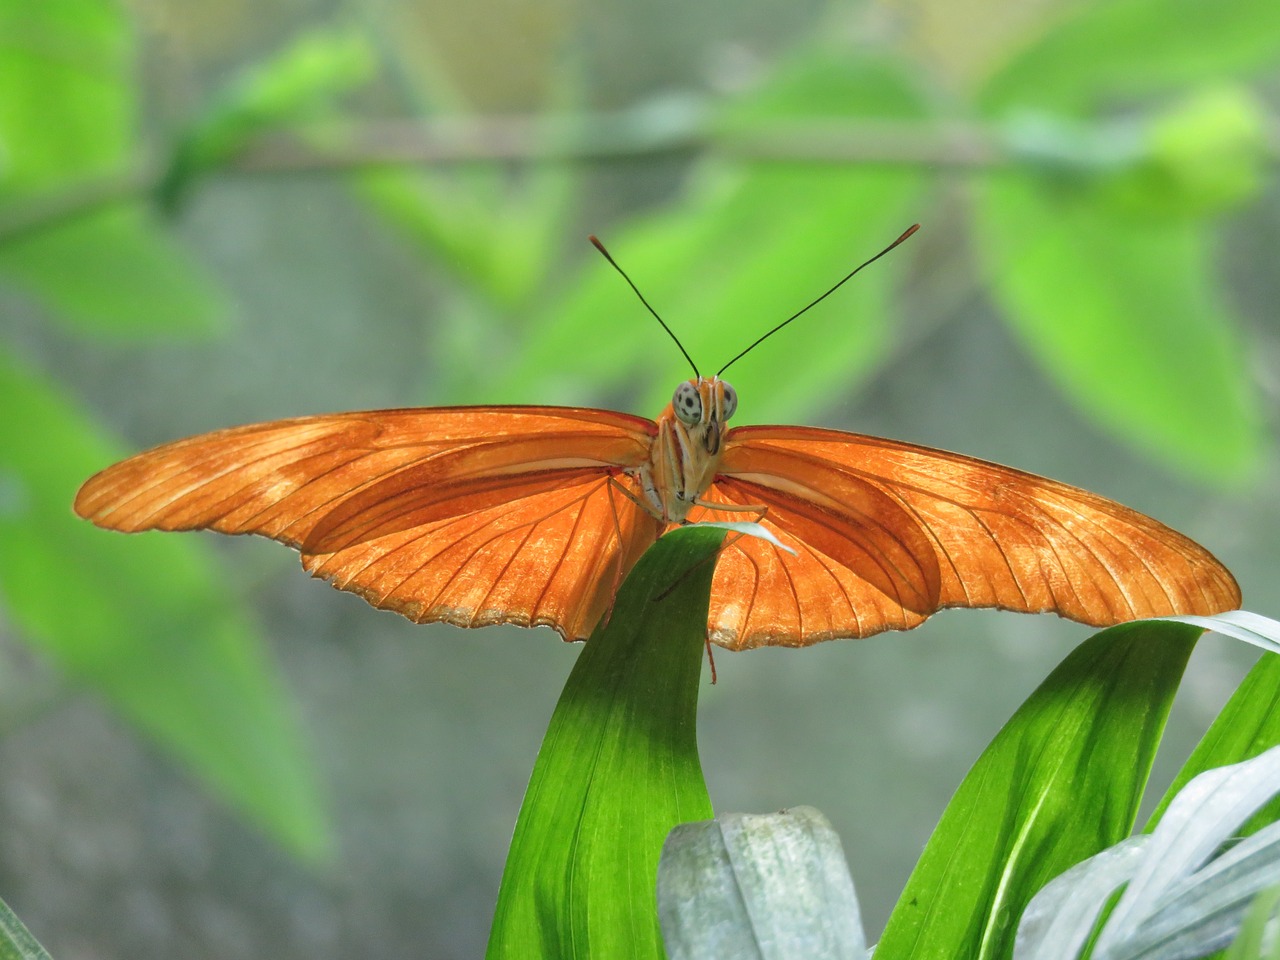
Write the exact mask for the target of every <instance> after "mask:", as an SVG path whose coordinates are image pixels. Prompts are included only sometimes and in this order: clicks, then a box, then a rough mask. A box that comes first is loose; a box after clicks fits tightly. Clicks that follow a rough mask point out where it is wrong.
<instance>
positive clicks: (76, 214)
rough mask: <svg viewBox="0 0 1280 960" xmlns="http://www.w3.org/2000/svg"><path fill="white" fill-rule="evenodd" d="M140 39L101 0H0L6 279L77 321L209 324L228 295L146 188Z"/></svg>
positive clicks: (82, 327) (121, 325)
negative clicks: (138, 85)
mask: <svg viewBox="0 0 1280 960" xmlns="http://www.w3.org/2000/svg"><path fill="white" fill-rule="evenodd" d="M133 55H134V50H133V44H132V37H131V29H130V25H129V21H128V19H127V18H126V17H125V16H124V13H123V12H122V11H121V10H119V9H117V8H116V7H115V6H114V5H112V4H109V3H102V2H100V0H51V2H49V3H40V4H35V5H32V4H27V3H23V2H21V0H0V143H3V144H5V146H6V152H7V163H6V165H5V166H4V167H3V168H0V280H3V281H5V282H7V283H11V284H12V285H13V286H14V287H16V288H17V289H19V290H21V291H23V292H25V293H27V294H29V295H30V296H33V297H35V298H37V299H38V300H39V301H40V302H41V303H42V304H44V305H45V306H46V307H47V308H48V310H49V315H50V316H51V317H52V318H54V319H56V320H58V321H60V322H64V323H67V324H70V325H72V327H73V329H76V330H79V331H82V332H86V333H94V334H99V335H109V336H117V337H119V336H126V337H136V336H148V335H155V334H165V335H174V334H190V333H207V332H208V331H209V330H211V329H212V328H213V327H214V326H215V325H216V323H217V321H218V320H219V319H220V318H221V317H222V316H223V315H224V314H225V313H226V310H227V306H226V304H225V303H224V302H223V301H222V299H221V297H220V295H219V294H218V292H217V289H216V288H215V287H214V285H213V284H212V283H211V281H210V280H209V279H208V278H207V277H206V275H205V274H204V272H203V271H202V270H201V269H200V268H199V267H197V266H196V265H195V264H194V263H192V262H191V261H190V260H189V259H188V258H187V257H186V256H185V255H184V254H183V253H182V252H181V251H180V250H179V249H178V248H177V247H176V246H175V245H174V244H173V242H172V241H171V240H169V239H168V238H167V237H166V236H165V234H164V230H163V228H162V227H161V226H160V224H159V223H158V222H157V221H156V218H155V217H154V215H153V214H152V213H151V212H150V211H149V210H148V209H147V206H146V204H145V203H144V202H143V201H142V200H140V199H139V198H137V196H136V194H137V189H138V176H137V174H138V171H137V167H136V164H137V163H138V161H139V156H138V150H137V147H136V145H135V143H134V140H133V138H134V135H135V126H136V123H137V116H136V111H137V104H136V102H135V100H136V92H135V90H134V87H133Z"/></svg>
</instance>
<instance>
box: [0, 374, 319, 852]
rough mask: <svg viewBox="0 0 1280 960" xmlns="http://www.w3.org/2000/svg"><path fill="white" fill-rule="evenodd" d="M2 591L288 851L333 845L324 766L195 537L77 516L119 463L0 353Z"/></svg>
mask: <svg viewBox="0 0 1280 960" xmlns="http://www.w3.org/2000/svg"><path fill="white" fill-rule="evenodd" d="M0 409H4V410H20V411H21V412H22V415H21V416H20V417H19V418H17V420H16V421H15V423H14V425H13V428H12V429H11V430H10V431H9V433H8V434H7V436H6V440H5V443H3V444H0V542H2V543H3V544H4V549H3V550H0V601H2V602H3V606H4V610H5V614H6V615H7V616H8V617H9V618H10V619H11V620H12V621H13V623H14V625H15V626H16V627H17V628H18V629H19V630H20V631H21V632H22V635H23V636H24V638H25V639H26V640H27V641H28V642H30V643H31V644H33V645H34V646H36V647H37V648H38V649H39V650H41V651H43V652H44V653H45V654H47V655H48V656H49V657H51V658H52V659H53V660H54V661H55V662H56V663H58V664H59V665H60V666H61V667H62V668H63V669H64V670H66V672H67V673H68V674H69V675H71V676H72V677H74V678H75V679H77V680H78V681H79V682H80V683H82V684H84V685H86V686H88V687H91V688H93V689H95V690H98V691H100V692H101V693H102V695H103V696H104V697H106V699H107V700H108V701H109V702H110V703H111V704H112V705H113V706H115V707H116V708H117V709H118V710H120V712H121V713H122V714H124V715H125V716H126V717H127V718H128V719H129V720H130V721H132V722H133V723H134V724H136V725H137V726H138V727H139V728H140V729H141V730H143V731H144V732H146V733H147V734H149V735H150V736H152V737H154V738H155V739H156V740H158V741H159V742H160V743H161V744H162V745H164V746H165V747H166V748H167V749H168V750H169V751H171V752H172V753H173V754H174V755H176V756H177V757H178V758H179V759H180V760H181V761H182V762H183V763H185V764H187V765H188V766H190V767H191V768H192V769H193V770H194V771H195V772H196V773H197V774H198V775H199V776H201V777H202V778H203V779H204V780H205V781H207V782H208V783H209V784H210V785H211V786H212V787H213V788H214V789H215V790H216V791H217V792H218V794H220V795H221V796H222V797H223V798H224V799H226V800H227V801H228V802H230V803H231V804H232V805H233V806H235V807H236V808H238V809H239V810H241V811H242V812H244V813H246V814H247V815H248V816H249V817H250V818H251V819H252V820H254V821H255V822H256V823H258V824H259V825H260V826H262V827H263V828H264V829H266V830H267V831H268V832H269V833H270V834H271V835H272V836H273V837H275V838H276V839H277V840H279V841H280V842H281V843H283V844H284V845H285V846H287V847H289V848H290V849H292V850H293V851H295V852H297V853H299V854H301V855H303V856H305V857H308V858H317V857H320V856H322V855H324V854H325V852H326V851H327V848H328V843H329V833H328V826H327V823H326V817H325V814H324V810H323V807H322V804H321V800H320V796H319V792H318V789H317V786H316V782H315V777H314V774H313V771H312V770H311V768H310V766H309V764H308V763H307V760H306V757H305V755H304V753H303V751H302V749H301V737H300V736H299V733H298V730H297V727H296V725H295V723H294V721H293V719H292V717H291V716H290V713H289V709H288V705H287V700H286V697H285V695H284V691H283V690H282V689H281V685H280V683H279V681H278V679H277V678H276V676H275V674H274V671H273V668H272V665H271V663H270V661H269V660H268V659H267V657H266V655H265V653H264V651H263V649H262V645H261V642H260V641H259V639H258V638H257V637H256V636H255V634H254V631H253V629H252V627H251V626H250V625H249V624H248V622H246V620H245V618H244V617H243V616H242V615H241V614H240V613H239V611H238V610H237V609H236V607H235V603H234V601H233V599H232V598H231V597H229V596H227V591H226V590H225V589H221V588H220V587H219V583H220V582H221V581H223V580H224V579H225V577H224V576H223V575H222V574H220V573H219V571H218V569H217V567H216V566H215V565H214V564H213V563H212V562H210V560H209V558H208V557H207V556H206V554H205V553H204V552H203V551H202V550H201V549H200V545H199V544H197V543H195V542H193V541H191V540H190V539H187V538H184V537H175V536H172V535H170V534H142V535H138V536H136V537H127V538H126V537H124V536H121V535H120V534H115V533H110V532H107V531H104V530H98V529H96V528H94V527H92V526H91V525H89V524H88V523H86V522H85V521H83V520H80V519H79V518H78V517H76V516H75V514H74V513H72V511H71V501H72V498H73V497H74V495H75V491H76V488H77V487H78V486H79V484H80V483H81V482H82V481H83V480H84V479H85V478H86V477H88V476H89V474H90V473H92V472H93V471H94V470H96V469H100V468H102V467H103V466H105V465H106V464H108V463H110V462H111V461H112V460H113V459H115V458H114V456H113V454H112V453H111V451H109V450H107V449H106V446H105V444H103V443H102V442H101V441H100V440H99V439H98V438H97V436H96V434H95V432H94V430H93V428H92V427H91V426H89V425H88V424H87V423H86V422H85V421H84V420H83V418H82V417H81V416H80V415H79V414H78V413H77V412H76V411H74V410H73V409H71V408H70V407H69V406H68V404H67V403H66V401H65V400H64V399H63V398H62V397H60V396H59V395H58V394H57V393H56V392H55V391H54V390H53V389H52V388H51V387H50V386H49V385H47V384H45V383H42V382H40V381H39V380H38V379H36V378H35V377H33V376H32V375H31V374H29V373H27V372H25V371H23V370H21V369H20V368H19V367H18V366H16V365H15V364H14V363H13V362H12V361H10V360H8V359H7V358H5V357H3V356H2V355H0Z"/></svg>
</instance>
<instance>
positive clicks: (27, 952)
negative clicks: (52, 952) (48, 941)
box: [0, 900, 52, 960]
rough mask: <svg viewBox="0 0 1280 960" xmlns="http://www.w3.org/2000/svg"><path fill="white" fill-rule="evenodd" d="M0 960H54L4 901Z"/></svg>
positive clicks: (0, 919)
mask: <svg viewBox="0 0 1280 960" xmlns="http://www.w3.org/2000/svg"><path fill="white" fill-rule="evenodd" d="M0 960H52V958H51V957H50V956H49V954H48V953H46V952H45V949H44V947H42V946H40V944H39V943H38V942H37V941H36V938H35V937H33V936H32V935H31V931H30V930H28V929H27V928H26V926H25V925H24V924H23V922H22V921H21V920H19V919H18V918H17V916H16V915H15V914H14V912H13V911H12V910H10V909H9V905H8V904H7V903H5V902H4V901H3V900H0Z"/></svg>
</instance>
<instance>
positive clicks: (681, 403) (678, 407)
mask: <svg viewBox="0 0 1280 960" xmlns="http://www.w3.org/2000/svg"><path fill="white" fill-rule="evenodd" d="M671 407H672V409H673V410H675V412H676V416H677V417H679V418H680V422H681V423H684V424H687V425H689V426H693V425H694V424H695V423H697V422H698V421H699V420H701V419H702V397H700V396H699V395H698V388H697V387H696V386H694V385H693V384H692V383H690V382H689V381H688V380H686V381H685V382H684V383H682V384H680V386H678V387H676V395H675V396H674V397H672V398H671Z"/></svg>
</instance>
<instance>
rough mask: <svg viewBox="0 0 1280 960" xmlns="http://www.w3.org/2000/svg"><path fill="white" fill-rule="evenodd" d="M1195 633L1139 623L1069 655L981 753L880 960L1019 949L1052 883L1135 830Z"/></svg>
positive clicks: (910, 887) (906, 895)
mask: <svg viewBox="0 0 1280 960" xmlns="http://www.w3.org/2000/svg"><path fill="white" fill-rule="evenodd" d="M1199 634H1200V630H1199V629H1198V628H1196V627H1192V626H1189V625H1187V624H1180V623H1169V622H1166V621H1140V622H1137V623H1128V624H1122V625H1120V626H1117V627H1112V628H1111V629H1109V630H1105V631H1103V632H1102V633H1099V634H1096V635H1094V636H1093V637H1092V638H1090V639H1089V640H1088V641H1086V642H1085V643H1084V644H1082V645H1081V646H1080V647H1078V648H1077V649H1076V650H1075V651H1073V652H1072V653H1071V654H1070V655H1069V656H1068V657H1067V658H1066V659H1065V660H1064V661H1063V662H1062V663H1061V664H1060V665H1059V666H1058V667H1057V668H1056V669H1055V670H1054V671H1053V673H1051V674H1050V675H1049V677H1048V678H1047V679H1046V680H1045V681H1044V683H1042V684H1041V685H1040V687H1039V688H1038V689H1037V690H1036V691H1035V692H1034V693H1033V694H1032V695H1031V696H1030V697H1029V698H1028V699H1027V701H1026V702H1025V703H1024V704H1023V705H1022V706H1021V707H1020V708H1019V709H1018V711H1017V713H1015V714H1014V715H1013V717H1012V718H1011V719H1010V720H1009V722H1008V723H1007V724H1005V727H1004V729H1003V730H1001V731H1000V733H999V734H997V736H996V738H995V739H994V740H993V741H992V742H991V744H990V745H989V746H988V747H987V749H986V750H985V751H984V752H983V754H982V756H981V757H980V758H979V759H978V762H977V763H975V764H974V766H973V769H972V770H970V771H969V774H968V775H967V776H966V777H965V779H964V782H963V783H962V784H961V785H960V789H959V790H957V791H956V795H955V797H953V798H952V800H951V803H950V804H949V805H948V806H947V809H946V811H945V812H944V813H943V815H942V819H941V821H940V822H939V824H938V827H937V829H936V830H935V831H934V833H933V836H932V837H931V838H930V839H929V843H928V845H927V846H926V847H925V850H924V853H923V855H922V856H921V858H920V861H919V863H918V864H917V866H916V869H915V871H914V872H913V873H912V875H911V878H910V880H908V882H907V886H906V889H905V891H904V892H903V894H902V897H901V899H900V900H899V901H898V904H897V906H896V907H895V909H894V911H893V914H892V916H890V918H889V924H888V927H887V928H886V930H885V933H884V937H883V938H882V939H881V941H880V946H879V947H878V948H877V951H876V957H877V960H899V958H902V960H906V958H912V960H928V958H934V957H936V958H940V960H941V958H952V957H956V956H966V957H973V958H978V960H987V958H992V960H994V958H1003V957H1008V956H1010V955H1011V953H1012V950H1013V939H1014V932H1015V928H1016V925H1017V921H1018V917H1019V916H1020V915H1021V913H1022V910H1023V908H1024V907H1025V906H1026V904H1027V903H1028V902H1029V901H1030V900H1031V897H1032V896H1033V895H1034V894H1035V893H1036V891H1037V890H1039V889H1040V888H1041V887H1042V886H1043V885H1044V884H1045V883H1046V882H1047V881H1049V880H1050V879H1052V878H1053V877H1055V876H1057V875H1058V874H1060V873H1062V872H1063V871H1064V870H1066V869H1067V868H1068V867H1071V866H1073V865H1074V864H1076V863H1078V862H1080V861H1081V860H1083V859H1085V858H1086V857H1089V856H1092V855H1093V854H1095V853H1097V852H1099V851H1100V850H1103V849H1105V848H1106V847H1109V846H1112V845H1113V844H1116V843H1118V842H1120V840H1122V839H1124V838H1125V837H1127V836H1128V835H1129V832H1130V830H1131V829H1132V828H1133V821H1134V817H1135V816H1136V814H1137V809H1138V803H1139V800H1140V799H1141V796H1142V791H1143V787H1144V785H1145V783H1146V780H1147V776H1148V774H1149V773H1150V770H1151V763H1152V760H1153V759H1154V757H1155V752H1156V747H1157V745H1158V744H1159V741H1160V736H1161V734H1162V732H1163V730H1164V724H1165V720H1166V718H1167V717H1168V712H1169V707H1170V705H1171V704H1172V701H1173V695H1174V693H1175V692H1176V690H1177V687H1178V682H1179V680H1180V678H1181V676H1182V671H1183V669H1184V668H1185V666H1186V662H1187V658H1188V657H1189V656H1190V654H1191V650H1192V648H1193V647H1194V646H1195V641H1196V638H1197V637H1198V636H1199Z"/></svg>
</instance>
